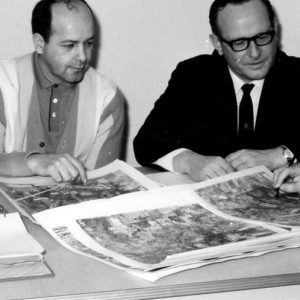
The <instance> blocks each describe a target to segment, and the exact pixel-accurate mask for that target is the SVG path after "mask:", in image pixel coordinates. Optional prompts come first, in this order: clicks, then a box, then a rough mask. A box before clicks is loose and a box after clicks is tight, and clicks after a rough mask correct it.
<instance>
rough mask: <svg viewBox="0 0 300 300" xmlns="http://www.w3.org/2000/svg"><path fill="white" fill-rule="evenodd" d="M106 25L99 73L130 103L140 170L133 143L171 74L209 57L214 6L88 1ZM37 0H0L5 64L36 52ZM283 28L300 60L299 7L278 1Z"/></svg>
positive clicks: (191, 0)
mask: <svg viewBox="0 0 300 300" xmlns="http://www.w3.org/2000/svg"><path fill="white" fill-rule="evenodd" d="M87 1H88V2H89V4H90V5H91V7H92V8H93V9H94V11H95V15H96V16H97V18H98V19H99V22H100V25H101V47H100V50H99V59H98V65H97V68H98V69H99V71H100V72H102V73H104V74H106V75H108V76H109V77H110V78H111V79H113V80H114V81H115V83H116V84H117V85H118V86H119V88H120V89H121V91H122V92H123V93H124V95H125V97H126V99H127V103H128V113H129V140H128V153H127V161H128V162H129V163H130V164H132V165H137V163H136V161H135V159H134V154H133V149H132V140H133V138H134V136H135V135H136V133H137V131H138V129H139V128H140V126H141V125H142V123H143V121H144V119H145V118H146V116H147V115H148V113H149V111H150V110H151V109H152V106H153V103H154V101H155V100H156V99H157V98H158V97H159V95H160V94H161V93H162V92H163V91H164V89H165V88H166V85H167V82H168V80H169V77H170V73H171V72H172V70H173V69H174V68H175V66H176V64H177V63H178V62H179V61H180V60H183V59H185V58H188V57H191V56H195V55H197V54H200V53H210V52H211V51H212V46H211V45H210V42H209V40H208V35H209V33H210V28H209V24H208V10H209V7H210V4H211V2H212V0H87ZM36 2H37V0H9V1H7V0H0V7H1V10H0V41H1V46H0V58H7V57H12V56H17V55H21V54H23V53H26V52H29V51H32V50H33V47H32V42H31V31H30V30H31V28H30V18H31V11H32V8H33V6H34V5H35V3H36ZM272 3H273V5H274V6H275V8H276V10H277V12H278V15H279V19H280V22H281V24H282V44H283V49H284V50H285V51H287V52H288V53H289V54H291V55H296V56H300V20H299V14H300V1H299V0H284V1H283V0H273V1H272Z"/></svg>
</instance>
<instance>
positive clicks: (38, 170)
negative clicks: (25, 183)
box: [27, 153, 87, 184]
mask: <svg viewBox="0 0 300 300" xmlns="http://www.w3.org/2000/svg"><path fill="white" fill-rule="evenodd" d="M27 164H28V167H29V168H30V169H31V170H32V172H33V173H34V174H36V175H41V176H51V177H52V178H53V179H54V180H55V181H57V182H62V181H63V182H70V181H73V180H81V181H82V183H83V184H86V182H87V176H86V170H85V168H84V166H83V164H82V162H80V161H79V160H78V159H75V158H74V157H73V156H71V155H70V154H69V153H63V154H32V155H30V156H29V157H28V158H27Z"/></svg>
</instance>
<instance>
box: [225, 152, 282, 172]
mask: <svg viewBox="0 0 300 300" xmlns="http://www.w3.org/2000/svg"><path fill="white" fill-rule="evenodd" d="M225 160H226V161H227V162H228V163H229V164H231V166H232V167H233V168H234V169H235V170H237V171H240V170H244V169H247V168H251V167H256V166H260V165H263V166H265V167H267V168H268V169H269V170H271V171H273V170H274V169H277V168H279V167H282V166H284V165H285V164H286V160H285V159H284V157H283V155H282V149H281V148H280V147H277V148H274V149H267V150H248V149H242V150H238V151H236V152H233V153H231V154H229V155H228V156H227V157H226V158H225Z"/></svg>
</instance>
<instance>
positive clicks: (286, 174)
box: [274, 168, 290, 188]
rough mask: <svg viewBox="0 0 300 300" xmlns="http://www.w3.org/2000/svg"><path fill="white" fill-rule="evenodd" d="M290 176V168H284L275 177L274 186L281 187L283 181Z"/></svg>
mask: <svg viewBox="0 0 300 300" xmlns="http://www.w3.org/2000/svg"><path fill="white" fill-rule="evenodd" d="M289 176H290V168H285V169H282V170H280V171H279V172H278V174H277V175H276V178H275V182H274V186H275V188H279V187H281V185H282V184H283V182H284V181H285V180H286V179H287V178H288V177H289Z"/></svg>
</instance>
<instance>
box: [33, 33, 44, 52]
mask: <svg viewBox="0 0 300 300" xmlns="http://www.w3.org/2000/svg"><path fill="white" fill-rule="evenodd" d="M32 39H33V45H34V48H35V51H36V53H38V54H43V52H44V47H45V44H46V43H45V40H44V38H43V37H42V36H41V35H40V34H39V33H34V34H33V36H32Z"/></svg>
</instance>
